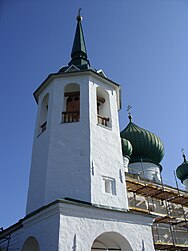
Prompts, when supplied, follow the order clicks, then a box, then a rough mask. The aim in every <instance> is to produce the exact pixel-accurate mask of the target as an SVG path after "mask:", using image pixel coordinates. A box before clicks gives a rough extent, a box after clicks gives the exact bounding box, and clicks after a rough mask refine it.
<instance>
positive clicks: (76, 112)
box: [62, 84, 80, 123]
mask: <svg viewBox="0 0 188 251" xmlns="http://www.w3.org/2000/svg"><path fill="white" fill-rule="evenodd" d="M79 120H80V86H79V85H78V84H68V85H66V86H65V89H64V112H62V122H63V123H70V122H78V121H79Z"/></svg>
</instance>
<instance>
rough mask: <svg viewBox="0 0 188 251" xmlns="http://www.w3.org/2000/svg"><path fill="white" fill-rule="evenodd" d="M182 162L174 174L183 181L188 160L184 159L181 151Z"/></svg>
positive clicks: (186, 171)
mask: <svg viewBox="0 0 188 251" xmlns="http://www.w3.org/2000/svg"><path fill="white" fill-rule="evenodd" d="M182 156H183V163H182V164H181V165H180V166H178V168H177V169H176V175H177V177H178V179H180V180H181V182H183V181H184V180H185V179H187V178H188V161H187V160H186V157H185V154H184V153H183V155H182Z"/></svg>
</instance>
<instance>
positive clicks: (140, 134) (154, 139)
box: [120, 120, 164, 164]
mask: <svg viewBox="0 0 188 251" xmlns="http://www.w3.org/2000/svg"><path fill="white" fill-rule="evenodd" d="M120 135H121V138H124V139H127V140H129V141H130V143H131V145H132V148H133V151H132V155H131V157H130V163H133V162H140V161H143V162H144V161H145V162H152V163H156V164H159V163H160V162H161V160H162V159H163V156H164V145H163V143H162V141H161V139H160V138H159V137H158V136H157V135H155V134H154V133H152V132H149V131H147V130H145V129H143V128H141V127H139V126H137V125H135V124H134V123H132V121H131V120H130V123H129V124H128V125H127V127H126V128H125V129H124V130H123V131H122V132H121V134H120Z"/></svg>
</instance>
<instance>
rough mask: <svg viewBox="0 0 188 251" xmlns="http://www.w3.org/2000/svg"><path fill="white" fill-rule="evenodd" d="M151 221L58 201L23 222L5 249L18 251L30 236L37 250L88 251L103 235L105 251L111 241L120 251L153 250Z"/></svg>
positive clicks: (128, 213) (118, 212) (134, 215)
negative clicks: (37, 247)
mask: <svg viewBox="0 0 188 251" xmlns="http://www.w3.org/2000/svg"><path fill="white" fill-rule="evenodd" d="M152 220H153V219H152V218H151V217H148V216H144V215H141V214H134V213H130V212H123V211H122V212H121V211H115V210H110V209H102V208H96V207H93V206H90V205H83V204H78V203H74V202H66V201H61V202H56V203H54V204H53V205H50V206H48V207H47V208H45V209H43V210H41V211H40V212H38V213H35V214H33V215H30V216H29V217H27V218H26V219H24V220H23V222H22V223H23V227H22V228H20V229H19V230H17V231H16V232H15V233H13V234H12V236H11V241H10V246H9V248H10V250H16V249H17V250H22V247H23V246H24V243H25V241H26V240H27V239H28V238H29V237H34V238H35V239H36V241H37V242H38V244H39V247H40V251H67V250H73V251H80V250H81V251H91V250H92V249H91V247H92V245H93V243H94V241H95V240H96V239H97V238H99V236H101V235H103V234H104V236H106V237H105V243H106V245H108V247H109V248H110V245H111V243H112V238H113V241H114V243H115V242H116V243H117V244H118V246H120V247H121V250H122V251H125V250H126V251H154V247H153V238H152V232H151V224H152ZM108 236H109V238H110V237H111V240H110V239H109V240H108Z"/></svg>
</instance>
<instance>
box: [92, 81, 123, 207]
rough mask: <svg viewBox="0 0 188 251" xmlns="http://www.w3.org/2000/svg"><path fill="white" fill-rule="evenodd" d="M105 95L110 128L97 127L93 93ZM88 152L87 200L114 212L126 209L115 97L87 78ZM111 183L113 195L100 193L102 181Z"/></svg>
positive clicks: (108, 86)
mask: <svg viewBox="0 0 188 251" xmlns="http://www.w3.org/2000/svg"><path fill="white" fill-rule="evenodd" d="M97 87H100V88H102V89H104V90H105V91H107V92H108V95H109V102H110V104H109V105H110V112H111V118H110V119H111V121H110V127H105V126H101V125H97V108H96V100H97V99H96V89H97ZM89 94H90V106H89V109H90V128H91V135H90V140H91V141H90V148H91V165H92V170H93V172H92V176H91V197H92V203H95V204H101V205H107V206H111V207H118V208H128V205H127V194H126V188H125V177H124V169H123V159H122V150H121V141H120V132H119V120H118V108H117V96H116V92H115V90H114V88H113V87H112V86H110V85H109V84H107V83H104V82H101V81H99V80H97V79H94V78H90V82H89ZM105 102H107V101H105ZM104 176H105V177H109V178H112V179H114V180H115V186H116V195H112V194H108V193H105V192H104V191H103V190H102V182H103V179H102V177H104Z"/></svg>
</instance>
